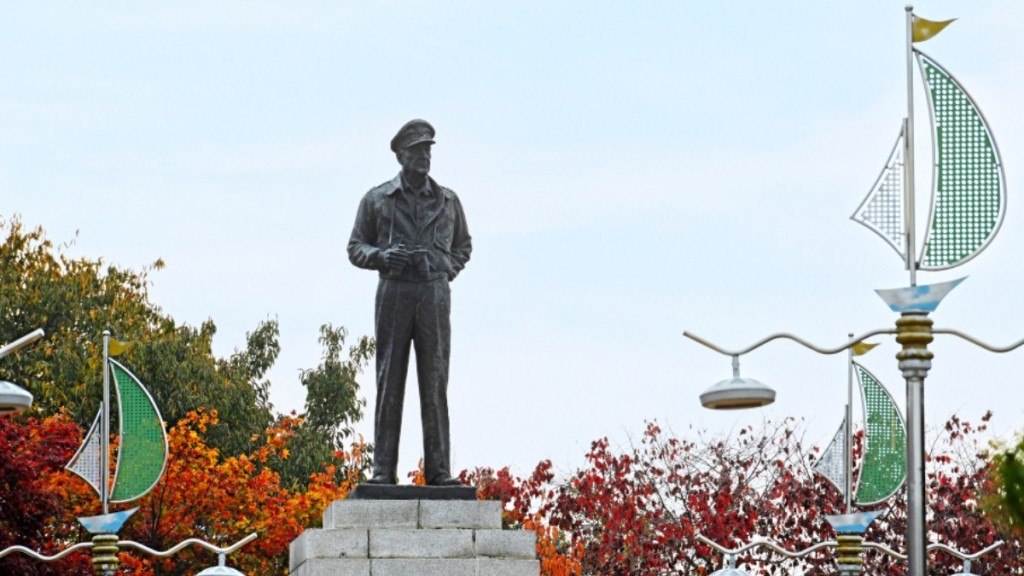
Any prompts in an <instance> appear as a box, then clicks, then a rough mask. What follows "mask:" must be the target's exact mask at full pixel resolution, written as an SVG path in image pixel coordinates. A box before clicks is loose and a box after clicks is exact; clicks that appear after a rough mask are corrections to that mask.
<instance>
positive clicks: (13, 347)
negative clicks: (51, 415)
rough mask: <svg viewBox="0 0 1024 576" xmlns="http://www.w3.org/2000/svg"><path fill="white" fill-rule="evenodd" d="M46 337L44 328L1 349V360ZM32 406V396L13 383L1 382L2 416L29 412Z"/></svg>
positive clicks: (0, 409)
mask: <svg viewBox="0 0 1024 576" xmlns="http://www.w3.org/2000/svg"><path fill="white" fill-rule="evenodd" d="M44 335H45V332H43V329H42V328H37V329H35V330H33V331H32V332H29V333H28V334H26V335H24V336H22V337H21V338H18V339H17V340H15V341H14V342H11V343H10V344H7V345H6V346H4V347H2V348H0V358H3V357H4V356H7V355H9V354H13V353H15V352H17V351H18V350H21V349H22V348H24V347H25V346H28V345H29V344H32V343H33V342H35V341H36V340H39V339H40V338H42V337H43V336H44ZM31 406H32V394H30V393H29V392H28V391H27V390H25V389H24V388H22V387H20V386H18V385H16V384H14V383H13V382H7V381H6V380H0V415H4V414H17V413H18V412H22V411H24V410H28V409H29V408H30V407H31Z"/></svg>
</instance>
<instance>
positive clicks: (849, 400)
mask: <svg viewBox="0 0 1024 576" xmlns="http://www.w3.org/2000/svg"><path fill="white" fill-rule="evenodd" d="M846 337H847V338H850V339H852V338H853V334H852V333H851V334H847V335H846ZM846 358H847V360H846V426H845V430H844V431H843V433H844V434H846V442H845V446H846V450H845V454H843V456H844V457H845V458H846V473H845V474H843V481H844V482H845V483H846V499H845V502H844V504H845V506H846V507H845V509H844V510H843V512H845V513H846V514H849V513H850V506H851V504H852V501H853V346H850V347H849V348H848V349H847V356H846Z"/></svg>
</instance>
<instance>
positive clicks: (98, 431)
mask: <svg viewBox="0 0 1024 576" xmlns="http://www.w3.org/2000/svg"><path fill="white" fill-rule="evenodd" d="M121 349H123V345H122V344H120V343H119V342H117V341H116V340H114V341H112V340H111V338H110V332H104V333H103V404H102V405H101V406H100V409H99V413H97V414H96V418H95V420H93V424H92V426H91V427H90V428H89V432H88V434H86V436H85V440H84V441H83V442H82V446H81V447H80V448H79V449H78V452H76V453H75V455H74V457H72V458H71V461H70V462H69V463H68V465H67V469H68V470H70V471H71V472H74V473H75V474H77V475H78V476H81V477H82V478H83V479H84V480H85V481H86V482H87V483H88V484H89V485H90V486H92V488H93V490H95V491H96V493H97V494H98V495H99V498H100V502H101V503H102V505H103V514H100V515H98V516H87V517H82V518H79V519H78V521H79V522H81V523H82V525H83V526H85V528H86V530H88V531H89V532H90V533H92V534H116V533H117V532H118V530H120V529H121V526H122V525H123V524H124V522H125V521H126V520H127V519H128V518H129V517H130V516H131V515H132V514H133V513H134V512H135V511H136V510H138V508H132V509H129V510H122V511H118V512H111V511H110V504H123V503H127V502H132V501H134V500H138V499H139V498H141V497H143V496H145V495H146V494H147V493H148V492H149V491H150V490H152V489H153V487H154V486H156V483H157V482H159V481H160V477H161V476H163V473H164V468H165V467H166V465H167V434H166V432H165V431H164V424H163V419H162V418H161V417H160V410H159V409H158V408H157V406H156V403H155V402H154V401H153V397H152V396H151V395H150V394H149V391H148V390H146V388H145V386H143V385H142V383H141V382H139V379H138V378H136V377H135V375H134V374H132V373H131V372H130V371H129V370H128V369H127V368H125V367H124V365H122V364H121V363H119V362H117V361H116V360H114V359H113V358H111V356H114V355H117V354H118V353H119V352H120V351H121ZM111 383H113V385H114V390H115V392H116V394H117V405H118V419H117V422H118V426H119V433H118V437H119V439H120V441H119V444H118V452H117V463H116V466H115V468H114V473H113V481H111V475H110V464H109V461H108V458H109V454H110V413H111V409H110V407H111V402H110V388H111V386H110V385H111Z"/></svg>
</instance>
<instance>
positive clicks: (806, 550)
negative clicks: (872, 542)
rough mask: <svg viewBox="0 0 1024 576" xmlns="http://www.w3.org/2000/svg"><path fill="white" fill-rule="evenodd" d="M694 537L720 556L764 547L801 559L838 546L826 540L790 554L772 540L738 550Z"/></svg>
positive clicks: (760, 541) (761, 541)
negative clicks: (716, 551) (720, 554)
mask: <svg viewBox="0 0 1024 576" xmlns="http://www.w3.org/2000/svg"><path fill="white" fill-rule="evenodd" d="M696 537H697V540H700V541H701V542H703V543H705V544H707V545H708V546H710V547H712V548H714V549H715V550H718V551H719V552H721V553H722V554H731V555H737V554H742V553H744V552H746V551H748V550H752V549H754V548H757V547H759V546H764V547H766V548H771V549H772V550H774V551H776V552H778V553H779V554H782V555H783V556H785V557H787V558H803V557H804V556H807V555H808V554H810V553H811V552H815V551H817V550H820V549H822V548H835V547H836V546H838V545H839V543H838V542H836V541H834V540H826V541H824V542H820V543H818V544H815V545H814V546H811V547H810V548H804V549H803V550H799V551H797V552H791V551H789V550H788V549H786V548H783V547H782V546H780V545H779V544H777V543H775V541H773V540H767V539H761V538H757V539H755V540H753V541H751V542H750V543H749V544H744V545H743V546H740V547H739V548H726V547H725V546H722V545H721V544H719V543H717V542H715V541H714V540H711V539H710V538H708V537H707V536H704V535H703V534H697V535H696Z"/></svg>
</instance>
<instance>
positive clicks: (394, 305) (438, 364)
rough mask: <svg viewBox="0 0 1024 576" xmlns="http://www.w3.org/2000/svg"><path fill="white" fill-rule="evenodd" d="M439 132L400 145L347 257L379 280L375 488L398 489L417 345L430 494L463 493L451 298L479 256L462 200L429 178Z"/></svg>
mask: <svg viewBox="0 0 1024 576" xmlns="http://www.w3.org/2000/svg"><path fill="white" fill-rule="evenodd" d="M434 135H435V131H434V127H433V126H431V125H430V124H429V123H427V122H426V121H425V120H412V121H410V122H408V123H406V124H405V126H402V128H401V129H400V130H399V131H398V134H396V135H395V137H394V138H392V139H391V150H392V151H393V152H394V153H395V156H397V158H398V163H399V164H401V166H402V171H401V172H400V173H399V174H398V176H396V177H395V178H394V179H392V180H390V181H388V182H385V183H383V184H381V185H380V186H377V187H376V188H373V189H371V190H370V191H369V192H367V193H366V195H365V196H363V200H362V202H360V204H359V211H358V213H357V214H356V222H355V226H353V228H352V237H351V238H350V239H349V242H348V257H349V260H350V261H351V262H352V264H354V265H356V266H358V267H360V268H366V269H369V270H377V271H378V272H379V275H380V281H379V283H378V285H377V301H376V313H375V322H376V338H377V405H376V408H375V411H374V444H375V448H374V450H375V451H374V458H373V476H372V478H370V480H369V482H370V483H372V484H395V483H397V476H396V474H395V469H396V466H397V464H398V440H399V437H400V435H401V428H402V404H403V401H404V399H405V379H406V378H405V377H406V373H407V372H408V369H409V348H410V344H412V345H414V346H415V347H416V376H417V380H418V381H419V391H420V416H421V418H422V424H423V461H424V472H425V476H426V480H427V484H429V485H432V486H457V485H459V481H458V480H457V479H455V478H452V475H451V441H450V438H449V432H448V357H449V354H450V351H451V324H450V322H449V316H450V310H451V293H450V291H449V288H448V283H449V282H451V281H452V280H454V279H455V277H456V276H458V274H459V272H460V271H461V270H462V269H463V268H464V267H465V266H466V262H468V261H469V255H470V252H471V251H472V249H473V246H472V243H471V240H470V236H469V229H468V228H467V227H466V215H465V214H464V213H463V210H462V204H461V203H460V202H459V197H458V196H456V195H455V192H453V191H451V190H449V189H448V188H445V187H444V186H441V185H439V184H438V183H437V182H435V181H434V179H433V178H431V177H430V176H429V175H428V174H429V172H430V152H431V146H433V145H434Z"/></svg>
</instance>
